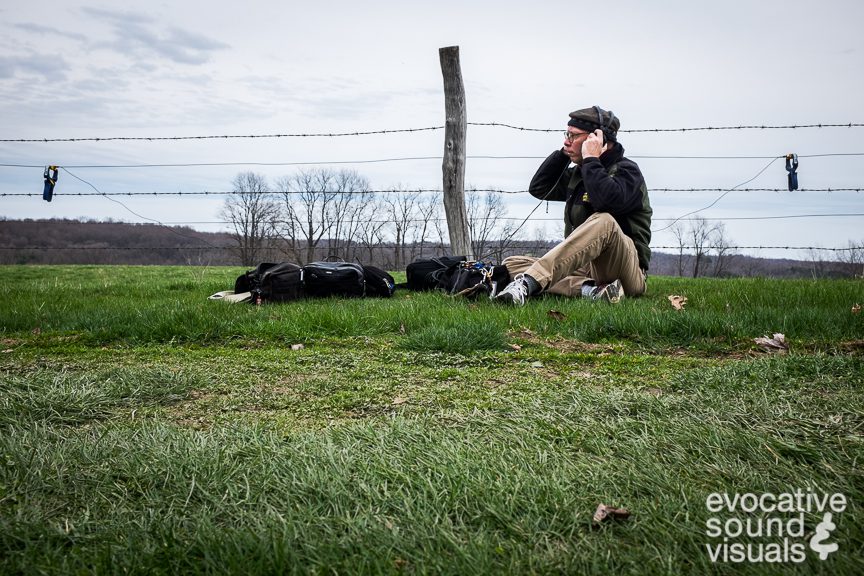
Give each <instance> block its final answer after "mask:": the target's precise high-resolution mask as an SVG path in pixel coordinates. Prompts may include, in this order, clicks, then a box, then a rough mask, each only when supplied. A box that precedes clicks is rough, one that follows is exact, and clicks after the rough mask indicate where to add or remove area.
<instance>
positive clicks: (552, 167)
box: [528, 150, 572, 202]
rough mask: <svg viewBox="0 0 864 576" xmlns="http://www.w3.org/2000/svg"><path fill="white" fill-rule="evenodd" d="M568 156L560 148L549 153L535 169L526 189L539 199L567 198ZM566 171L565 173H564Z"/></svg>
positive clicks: (568, 178)
mask: <svg viewBox="0 0 864 576" xmlns="http://www.w3.org/2000/svg"><path fill="white" fill-rule="evenodd" d="M569 165H570V157H569V156H567V155H566V154H564V152H562V151H561V150H556V151H555V152H553V153H552V154H550V155H549V157H548V158H546V160H544V161H543V163H542V164H541V165H540V168H538V169H537V172H536V173H535V174H534V177H533V178H531V184H530V186H529V187H528V191H529V192H530V193H531V195H532V196H534V197H535V198H538V199H540V200H552V201H561V202H563V201H565V200H567V184H569V183H570V172H571V171H572V169H568V168H567V167H568V166H569ZM565 172H566V174H565Z"/></svg>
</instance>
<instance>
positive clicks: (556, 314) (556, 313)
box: [546, 310, 567, 322]
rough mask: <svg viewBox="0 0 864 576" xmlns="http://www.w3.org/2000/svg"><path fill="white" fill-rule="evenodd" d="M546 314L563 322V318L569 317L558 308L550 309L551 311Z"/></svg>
mask: <svg viewBox="0 0 864 576" xmlns="http://www.w3.org/2000/svg"><path fill="white" fill-rule="evenodd" d="M546 315H547V316H549V317H550V318H552V319H553V320H558V321H559V322H561V321H562V320H564V319H565V318H567V316H565V315H564V314H563V313H561V312H559V311H558V310H549V312H547V313H546Z"/></svg>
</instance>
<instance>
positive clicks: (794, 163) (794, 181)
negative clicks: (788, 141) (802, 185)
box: [786, 154, 798, 192]
mask: <svg viewBox="0 0 864 576" xmlns="http://www.w3.org/2000/svg"><path fill="white" fill-rule="evenodd" d="M797 170H798V155H797V154H787V155H786V171H787V172H789V176H788V181H789V191H790V192H791V191H792V190H797V189H798V172H797Z"/></svg>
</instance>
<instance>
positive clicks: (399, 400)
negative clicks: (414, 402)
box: [393, 396, 408, 406]
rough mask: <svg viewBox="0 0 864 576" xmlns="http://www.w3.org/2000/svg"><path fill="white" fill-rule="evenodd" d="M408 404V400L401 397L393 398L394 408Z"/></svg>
mask: <svg viewBox="0 0 864 576" xmlns="http://www.w3.org/2000/svg"><path fill="white" fill-rule="evenodd" d="M406 402H408V399H407V398H402V397H401V396H397V397H396V398H393V405H394V406H398V405H400V404H405V403H406Z"/></svg>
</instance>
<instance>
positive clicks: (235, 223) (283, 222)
mask: <svg viewBox="0 0 864 576" xmlns="http://www.w3.org/2000/svg"><path fill="white" fill-rule="evenodd" d="M232 186H233V188H232V189H233V193H232V194H231V195H229V196H228V197H227V198H226V199H225V202H224V205H223V207H222V211H221V214H220V215H221V217H222V218H224V220H225V221H226V222H228V223H229V226H230V227H231V232H230V237H231V239H232V240H233V243H234V246H235V248H236V253H237V256H238V259H239V260H240V263H241V264H243V265H245V266H252V265H254V264H255V263H256V262H260V261H262V260H263V259H265V256H267V257H271V258H272V257H273V255H274V254H278V255H279V257H280V259H282V260H290V261H293V262H297V263H300V264H305V263H307V262H310V261H313V260H320V259H325V258H331V259H339V260H345V261H361V262H370V263H371V262H375V263H377V264H378V265H382V266H384V267H386V268H388V269H392V270H398V269H401V268H403V267H404V266H405V265H406V264H408V263H409V262H411V261H413V260H415V259H416V258H420V257H423V256H429V255H433V254H434V255H440V254H442V253H444V252H445V251H446V249H445V240H444V238H445V237H446V235H447V232H446V224H445V219H444V214H443V209H442V203H441V200H440V198H439V197H437V196H436V195H433V194H425V193H422V192H419V191H412V190H411V189H409V188H405V187H402V186H396V187H394V188H392V189H390V190H387V191H384V192H373V191H371V189H370V186H369V182H368V180H367V179H366V178H364V177H363V176H361V175H359V174H358V173H357V172H355V171H353V170H330V169H325V168H316V169H311V170H300V171H298V172H296V173H295V174H294V175H292V176H286V177H283V178H280V179H278V180H276V181H275V183H274V184H273V185H271V184H269V183H268V182H267V180H266V178H265V177H264V176H262V175H260V174H256V173H254V172H242V173H240V174H238V175H237V176H236V177H235V178H234V181H233V182H232ZM466 199H467V200H466V204H467V206H466V208H467V210H468V219H469V223H470V226H471V231H472V242H473V249H474V254H475V255H478V256H482V257H484V258H486V259H492V260H496V261H500V260H502V259H503V258H504V257H505V256H506V255H509V254H510V253H513V250H514V249H515V248H516V246H517V245H519V244H524V241H522V240H521V239H520V236H519V234H518V232H519V231H518V229H517V228H516V225H515V224H514V222H513V221H512V220H506V219H504V217H505V216H506V213H507V209H506V207H505V206H504V202H503V200H502V198H501V196H500V195H499V194H495V193H490V192H476V191H471V190H467V191H466ZM541 244H542V245H543V246H544V247H545V246H546V244H548V243H545V242H543V243H541Z"/></svg>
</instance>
